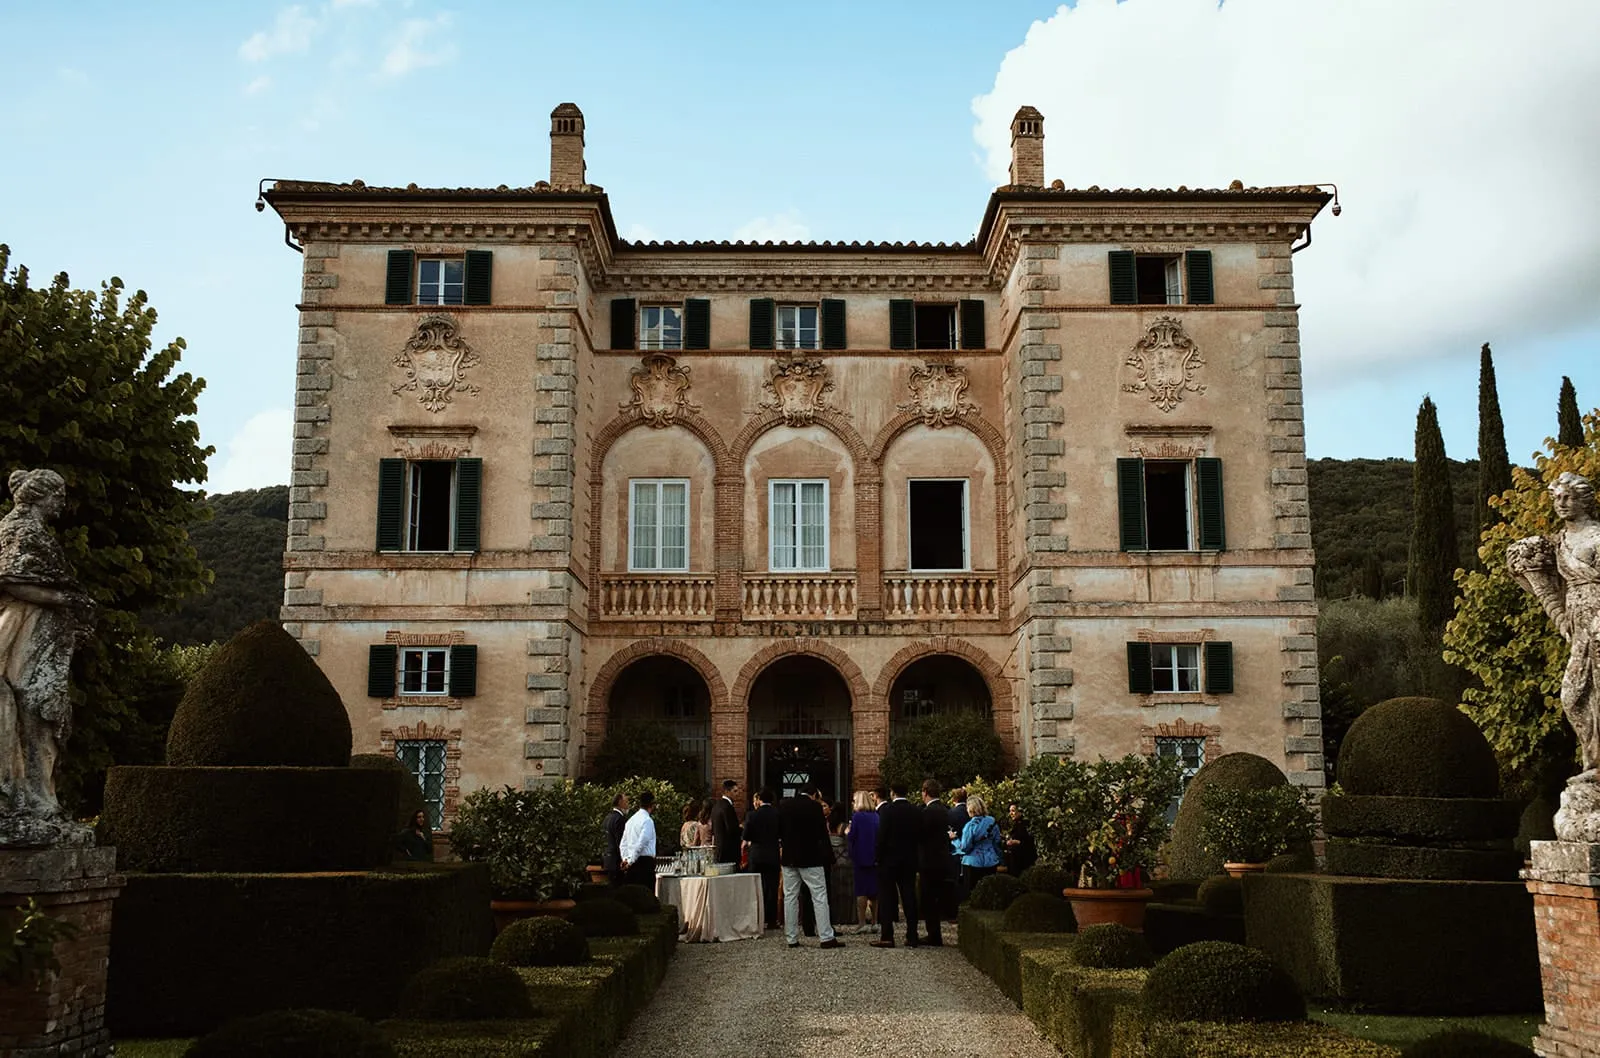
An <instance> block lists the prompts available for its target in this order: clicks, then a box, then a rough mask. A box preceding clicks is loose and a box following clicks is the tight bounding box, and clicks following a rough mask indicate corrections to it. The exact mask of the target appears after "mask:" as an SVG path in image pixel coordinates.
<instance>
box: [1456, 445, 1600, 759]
mask: <svg viewBox="0 0 1600 1058" xmlns="http://www.w3.org/2000/svg"><path fill="white" fill-rule="evenodd" d="M1569 470H1570V471H1574V472H1576V473H1579V474H1583V475H1585V476H1587V477H1588V478H1589V479H1590V480H1591V481H1600V416H1597V415H1589V416H1586V417H1585V419H1584V441H1583V444H1581V445H1578V446H1562V445H1559V444H1558V445H1556V446H1555V447H1554V449H1553V450H1552V453H1551V454H1549V455H1539V456H1536V457H1535V467H1534V469H1533V470H1532V471H1531V472H1530V471H1527V470H1524V469H1522V468H1521V467H1518V468H1517V469H1515V470H1514V471H1512V475H1511V476H1512V488H1511V491H1510V492H1509V493H1507V494H1506V495H1505V496H1502V497H1499V498H1496V499H1494V500H1491V501H1490V502H1491V503H1492V504H1493V505H1494V506H1495V507H1496V508H1497V509H1498V511H1499V513H1500V516H1501V519H1502V520H1501V521H1500V522H1499V523H1497V524H1495V525H1491V526H1490V527H1489V528H1488V529H1486V530H1484V533H1483V537H1482V543H1481V544H1480V545H1479V548H1478V557H1479V558H1480V559H1481V560H1482V565H1481V568H1479V569H1475V570H1471V571H1465V570H1463V571H1461V572H1459V573H1457V574H1456V582H1457V584H1458V585H1459V586H1460V588H1461V602H1460V606H1459V607H1458V609H1457V611H1456V615H1455V618H1454V619H1453V620H1452V621H1451V622H1450V625H1449V627H1448V628H1447V629H1446V630H1445V637H1444V644H1445V659H1446V660H1447V661H1449V662H1451V663H1452V664H1455V665H1459V666H1461V667H1462V668H1464V669H1466V670H1467V671H1468V672H1470V673H1471V674H1472V675H1473V676H1475V677H1477V680H1478V683H1479V686H1476V687H1469V688H1467V689H1466V691H1465V694H1464V697H1465V700H1466V705H1465V707H1466V710H1467V713H1468V714H1469V715H1470V716H1471V717H1472V718H1473V719H1474V720H1475V721H1477V723H1478V726H1479V727H1480V728H1482V729H1483V733H1484V734H1485V735H1486V736H1487V737H1488V739H1489V742H1490V744H1491V745H1493V746H1494V749H1495V753H1496V755H1497V756H1498V757H1499V758H1500V766H1501V770H1502V772H1503V773H1505V775H1506V776H1507V777H1508V778H1510V779H1512V780H1517V779H1524V780H1526V779H1531V778H1532V777H1533V776H1534V774H1535V773H1537V772H1539V771H1540V770H1541V769H1544V768H1545V767H1546V762H1547V761H1549V760H1551V758H1552V757H1559V756H1560V755H1561V752H1562V748H1563V747H1565V760H1564V762H1562V761H1558V762H1556V763H1557V764H1564V767H1558V768H1557V771H1559V773H1560V774H1561V775H1562V776H1563V777H1564V776H1565V775H1567V774H1570V773H1571V769H1572V764H1573V758H1572V746H1573V744H1574V743H1573V741H1572V740H1571V739H1570V738H1569V737H1568V736H1567V733H1566V720H1565V718H1564V717H1563V716H1562V713H1561V697H1560V696H1561V675H1562V672H1563V671H1564V670H1565V668H1566V664H1567V643H1566V641H1565V640H1564V639H1562V638H1561V634H1560V633H1559V632H1557V631H1556V629H1555V626H1554V625H1552V624H1551V623H1550V620H1549V618H1548V617H1546V616H1545V613H1544V610H1543V609H1541V608H1540V606H1539V604H1538V602H1537V601H1535V600H1534V598H1533V596H1532V595H1530V594H1528V593H1527V592H1525V591H1523V590H1522V589H1521V588H1520V587H1518V586H1517V584H1516V582H1515V581H1513V580H1512V579H1511V574H1510V573H1509V572H1507V570H1506V547H1507V546H1508V545H1509V544H1510V543H1511V542H1512V541H1514V540H1518V539H1521V538H1522V537H1525V536H1536V535H1539V536H1542V535H1549V534H1551V533H1553V532H1555V531H1556V529H1558V528H1559V527H1560V525H1559V522H1558V520H1557V518H1556V514H1555V508H1554V507H1553V506H1552V505H1551V502H1550V495H1549V493H1548V492H1547V491H1546V489H1547V488H1548V486H1549V483H1550V482H1552V481H1554V480H1555V479H1556V477H1557V476H1558V475H1560V474H1561V473H1563V472H1564V471H1569Z"/></svg>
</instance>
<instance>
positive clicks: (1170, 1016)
mask: <svg viewBox="0 0 1600 1058" xmlns="http://www.w3.org/2000/svg"><path fill="white" fill-rule="evenodd" d="M1143 1001H1144V1008H1145V1011H1146V1012H1147V1013H1148V1014H1150V1015H1151V1016H1152V1017H1156V1018H1161V1019H1165V1020H1168V1021H1220V1022H1233V1021H1301V1020H1304V1018H1305V1016H1306V1001H1305V998H1304V997H1303V996H1302V995H1301V994H1300V988H1299V986H1298V985H1296V984H1295V983H1294V980H1293V978H1291V977H1290V976H1289V975H1288V974H1287V973H1285V972H1284V970H1283V968H1282V967H1280V966H1279V965H1278V964H1277V963H1275V962H1273V961H1272V959H1271V957H1270V956H1268V955H1266V954H1265V953H1264V952H1259V951H1257V950H1255V949H1254V948H1247V947H1245V946H1244V945H1242V944H1228V943H1226V942H1225V941H1215V940H1208V941H1201V942H1199V943H1198V944H1188V945H1185V946H1184V947H1182V948H1179V949H1178V950H1177V951H1175V952H1172V953H1171V954H1170V955H1167V956H1165V957H1164V958H1162V959H1161V961H1160V962H1158V963H1156V965H1155V969H1153V970H1151V971H1150V977H1149V978H1148V979H1147V980H1146V981H1145V985H1144V994H1143Z"/></svg>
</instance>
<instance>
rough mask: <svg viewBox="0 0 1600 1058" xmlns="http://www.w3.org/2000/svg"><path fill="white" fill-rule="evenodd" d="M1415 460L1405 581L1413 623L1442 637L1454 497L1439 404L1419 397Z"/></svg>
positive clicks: (1450, 597) (1449, 597)
mask: <svg viewBox="0 0 1600 1058" xmlns="http://www.w3.org/2000/svg"><path fill="white" fill-rule="evenodd" d="M1416 446H1417V461H1416V465H1415V466H1414V467H1413V469H1412V473H1411V562H1410V568H1409V570H1408V571H1407V577H1406V579H1407V581H1408V582H1409V584H1410V587H1411V594H1412V595H1414V596H1416V599H1417V623H1418V625H1419V626H1420V627H1421V630H1422V634H1423V636H1424V637H1425V641H1426V642H1428V643H1430V644H1432V643H1438V642H1441V641H1442V637H1443V635H1444V626H1445V623H1446V622H1448V621H1449V620H1450V615H1451V610H1452V609H1453V603H1454V601H1455V572H1456V567H1458V566H1459V565H1460V564H1461V561H1460V553H1459V552H1458V550H1457V545H1456V517H1455V499H1454V497H1453V496H1452V495H1451V490H1450V463H1449V461H1448V460H1447V459H1446V458H1445V454H1444V438H1443V436H1441V435H1440V433H1439V410H1438V408H1436V407H1434V403H1433V398H1431V397H1423V398H1422V407H1420V408H1418V409H1417V439H1416Z"/></svg>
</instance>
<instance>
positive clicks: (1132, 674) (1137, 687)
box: [1128, 643, 1155, 694]
mask: <svg viewBox="0 0 1600 1058" xmlns="http://www.w3.org/2000/svg"><path fill="white" fill-rule="evenodd" d="M1128 692H1129V693H1130V694H1154V693H1155V681H1153V680H1152V679H1151V678H1150V644H1149V643H1129V644H1128Z"/></svg>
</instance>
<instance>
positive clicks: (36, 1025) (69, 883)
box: [0, 848, 122, 1058]
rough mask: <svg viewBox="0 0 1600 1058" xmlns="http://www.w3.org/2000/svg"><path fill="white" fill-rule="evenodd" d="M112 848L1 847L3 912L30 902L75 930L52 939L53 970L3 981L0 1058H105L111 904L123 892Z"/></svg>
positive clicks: (108, 1038)
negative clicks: (21, 981)
mask: <svg viewBox="0 0 1600 1058" xmlns="http://www.w3.org/2000/svg"><path fill="white" fill-rule="evenodd" d="M116 867H117V850H116V849H114V848H104V849H100V848H42V849H0V907H7V908H10V907H19V906H24V905H26V904H27V902H28V898H29V897H32V898H33V899H35V900H37V901H38V903H39V906H40V908H42V909H43V910H45V911H46V912H47V913H48V914H49V915H50V916H51V917H52V918H55V919H58V920H60V921H63V922H70V923H72V924H73V925H75V926H77V927H78V931H79V932H78V935H77V936H76V937H74V938H72V939H70V940H65V939H64V940H60V941H57V942H56V946H55V957H56V959H57V960H58V961H59V962H60V963H61V969H60V970H59V971H58V972H52V973H47V974H45V975H44V977H43V979H42V980H39V981H35V982H28V983H24V984H20V985H16V984H8V983H4V982H0V1055H4V1056H5V1058H46V1056H49V1058H59V1056H61V1055H74V1056H78V1058H103V1056H106V1055H110V1054H111V1053H112V1048H111V1033H110V1030H109V1029H107V1028H106V1025H105V1007H106V969H107V967H108V965H109V963H110V955H111V904H112V901H113V900H114V899H116V895H117V893H118V891H119V890H121V888H122V876H121V875H119V874H117V873H116Z"/></svg>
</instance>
